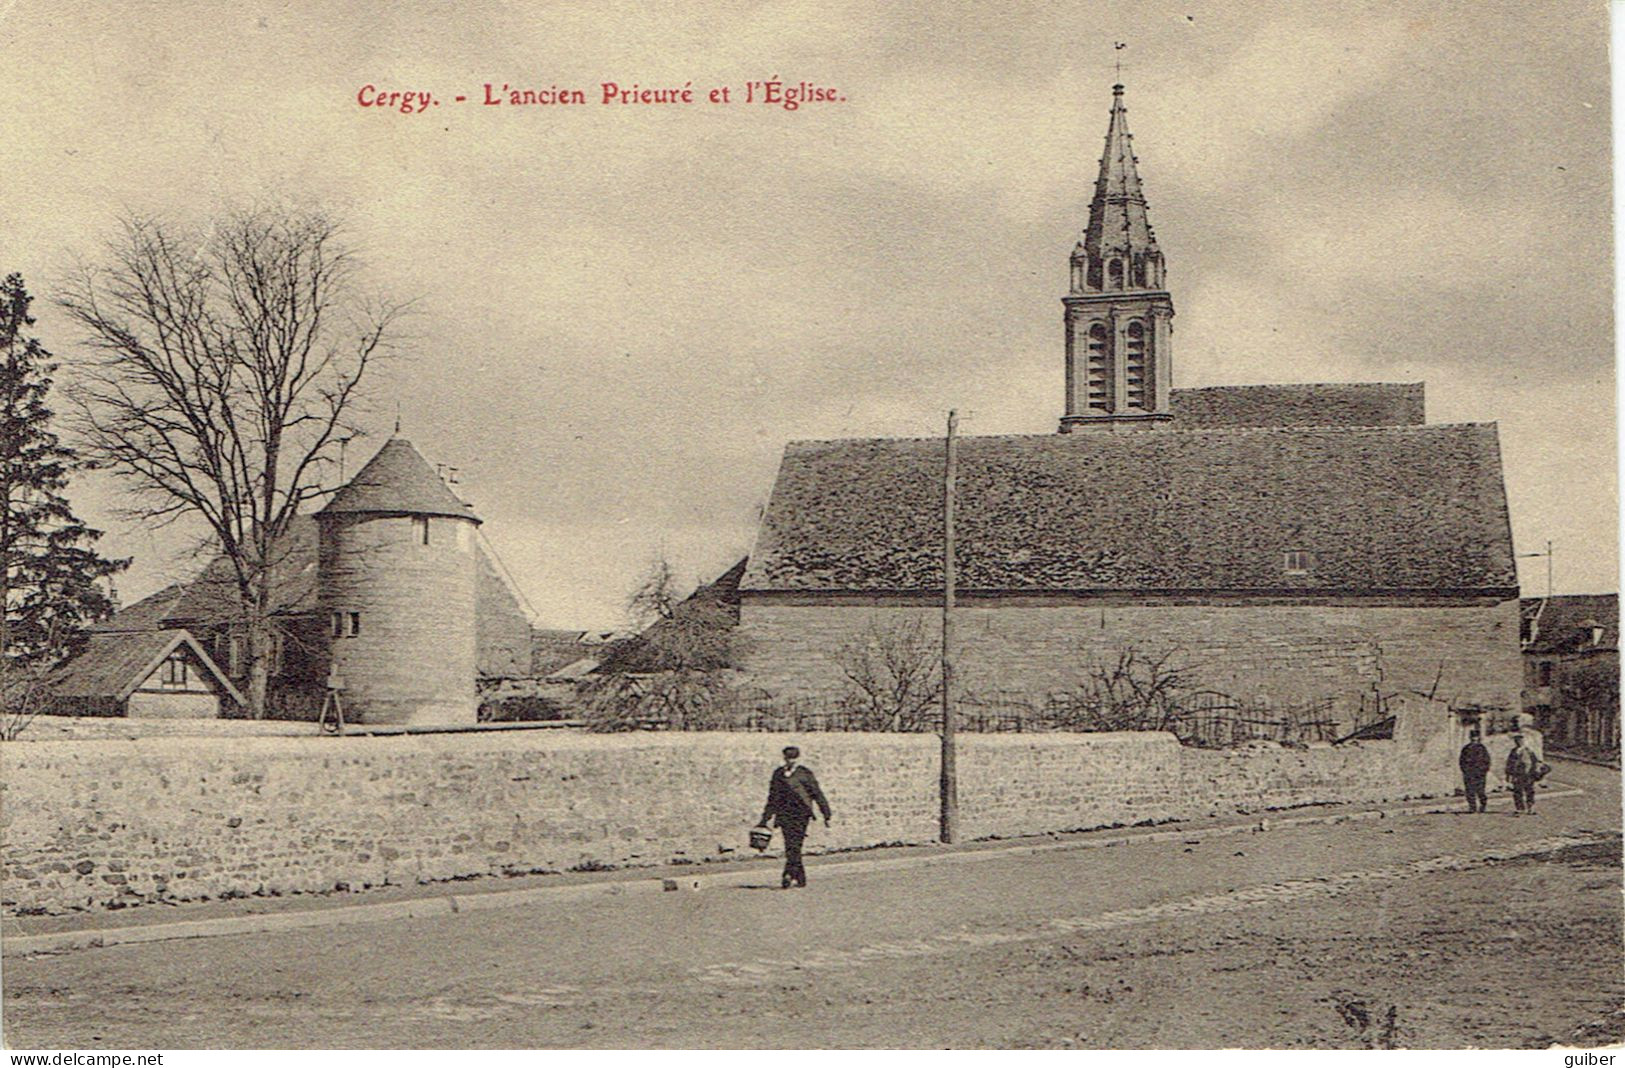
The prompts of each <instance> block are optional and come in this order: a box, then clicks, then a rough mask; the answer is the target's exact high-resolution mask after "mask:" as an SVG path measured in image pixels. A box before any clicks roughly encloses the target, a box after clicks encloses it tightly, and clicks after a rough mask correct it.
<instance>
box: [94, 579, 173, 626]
mask: <svg viewBox="0 0 1625 1068" xmlns="http://www.w3.org/2000/svg"><path fill="white" fill-rule="evenodd" d="M187 585H188V584H187V583H184V582H176V583H173V584H172V585H169V586H165V587H164V588H163V589H161V590H159V591H158V592H157V593H154V594H149V595H148V596H146V597H143V598H141V600H139V601H135V602H133V603H131V604H127V605H125V606H124V607H123V608H120V609H119V610H118V611H117V612H114V613H113V614H112V615H111V616H109V617H108V618H106V619H104V620H101V621H100V622H97V623H92V624H91V625H90V627H89V629H90V630H91V631H92V632H101V631H125V630H158V629H162V627H163V626H164V620H165V619H167V618H168V617H169V613H170V609H172V608H173V607H174V606H175V603H176V602H177V601H179V600H180V599H181V597H182V595H183V594H185V593H186V589H187Z"/></svg>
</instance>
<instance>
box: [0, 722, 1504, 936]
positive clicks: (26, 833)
mask: <svg viewBox="0 0 1625 1068" xmlns="http://www.w3.org/2000/svg"><path fill="white" fill-rule="evenodd" d="M1460 735H1461V730H1460V728H1459V727H1458V726H1457V725H1456V723H1455V717H1453V716H1452V715H1450V714H1449V712H1448V711H1447V710H1446V709H1445V708H1444V707H1443V706H1442V705H1438V704H1429V703H1426V702H1414V703H1413V704H1412V705H1407V706H1405V707H1403V708H1402V709H1401V713H1400V729H1399V731H1398V733H1397V735H1396V737H1395V739H1394V740H1392V741H1378V742H1364V743H1353V744H1349V745H1345V746H1338V747H1331V746H1321V747H1312V748H1309V749H1281V748H1276V747H1271V746H1258V747H1256V748H1247V749H1240V750H1230V751H1209V750H1197V749H1187V748H1184V747H1182V746H1180V745H1179V744H1178V743H1177V742H1176V741H1175V740H1174V739H1173V737H1172V736H1170V735H1166V734H1156V733H1133V734H1093V735H1088V734H1085V735H1076V734H1074V735H1060V734H1040V735H1032V734H1029V735H980V736H979V735H961V737H960V758H959V767H960V777H961V785H960V797H961V809H962V815H961V819H962V822H963V826H964V836H965V837H966V838H967V839H970V838H977V837H986V836H993V835H999V836H1013V835H1022V834H1035V833H1042V832H1046V831H1061V830H1070V829H1083V828H1091V827H1100V826H1111V825H1115V824H1129V823H1136V822H1139V821H1142V820H1166V819H1179V818H1189V817H1197V816H1205V815H1208V814H1210V813H1216V812H1230V811H1256V810H1259V809H1263V808H1266V807H1272V806H1292V805H1302V804H1308V803H1312V802H1324V801H1339V800H1378V799H1394V798H1402V797H1410V796H1419V795H1427V794H1444V793H1448V792H1449V791H1450V790H1452V789H1453V788H1454V786H1455V756H1456V750H1457V748H1458V747H1459V745H1460V743H1461V741H1462V740H1463V739H1462V738H1461V737H1460ZM791 741H795V742H797V743H799V744H800V745H801V746H802V747H803V750H804V753H805V756H806V760H807V762H808V764H809V765H810V766H812V767H813V768H814V769H815V770H816V771H817V772H818V776H819V779H820V781H821V782H822V783H823V784H824V787H825V790H826V792H827V793H828V794H829V797H830V800H831V802H832V804H833V805H834V808H835V815H836V820H835V824H834V828H833V830H831V831H825V830H824V829H823V828H822V826H818V827H816V829H815V830H814V832H813V836H812V839H811V841H810V843H809V845H810V847H811V848H813V849H815V850H827V849H841V848H853V847H861V846H871V845H877V844H882V843H891V842H926V841H930V840H932V839H933V838H934V837H935V834H936V815H937V798H936V789H937V741H936V739H935V738H934V737H933V736H930V735H894V734H817V735H810V736H796V737H792V736H789V735H775V734H729V733H718V734H667V733H639V734H635V735H617V736H595V735H568V736H561V735H558V734H553V733H551V732H549V733H547V734H543V733H540V732H536V733H532V732H493V733H468V734H444V735H416V736H398V737H347V738H321V737H309V736H305V737H277V736H269V737H242V738H227V737H185V738H181V737H151V738H142V739H136V740H114V739H110V740H96V741H90V740H73V741H37V742H26V743H24V742H18V743H9V744H6V745H0V856H3V858H4V865H5V868H4V878H3V893H0V899H3V901H4V906H5V908H6V909H8V910H12V911H16V910H30V911H38V910H46V911H59V910H63V909H70V908H82V907H94V906H98V905H107V904H116V903H136V902H142V901H151V900H157V899H180V900H184V899H196V898H201V897H213V896H219V895H221V894H228V893H229V894H252V893H291V892H295V891H305V892H321V891H330V890H333V889H335V888H340V887H349V888H361V887H363V886H365V885H369V884H370V885H380V884H385V883H409V882H412V881H430V880H438V879H448V878H453V877H457V876H469V875H482V874H501V873H514V872H530V871H536V870H566V869H570V868H578V869H579V868H591V867H596V866H600V865H610V864H614V865H638V864H657V863H664V862H667V861H671V860H673V859H679V858H686V859H689V860H700V859H702V858H706V857H716V856H719V855H721V850H722V849H729V848H731V849H733V850H736V851H737V853H745V852H746V850H745V849H744V842H745V836H746V831H747V829H748V828H749V826H750V825H751V824H752V823H753V822H754V821H755V819H756V817H757V816H758V815H759V814H760V812H761V806H762V803H763V799H764V796H765V793H766V784H767V778H768V773H769V771H770V769H771V768H772V766H773V765H774V764H775V763H776V761H777V754H778V752H779V749H780V748H781V747H782V746H784V745H785V744H788V743H789V742H791ZM1502 748H1504V745H1503V746H1502ZM1502 755H1503V754H1502V753H1501V751H1500V750H1499V749H1497V750H1496V756H1497V761H1498V762H1499V760H1500V759H1501V758H1502Z"/></svg>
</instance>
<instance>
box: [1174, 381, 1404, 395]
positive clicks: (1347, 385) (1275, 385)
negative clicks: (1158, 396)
mask: <svg viewBox="0 0 1625 1068" xmlns="http://www.w3.org/2000/svg"><path fill="white" fill-rule="evenodd" d="M1426 385H1427V381H1426V380H1425V379H1423V380H1421V381H1416V382H1244V383H1241V384H1240V385H1230V386H1225V385H1217V386H1175V387H1174V390H1173V392H1175V393H1202V392H1205V391H1207V390H1211V389H1309V388H1314V387H1324V388H1327V389H1356V388H1359V387H1362V386H1364V387H1371V388H1378V387H1394V386H1426Z"/></svg>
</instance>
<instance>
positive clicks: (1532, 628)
mask: <svg viewBox="0 0 1625 1068" xmlns="http://www.w3.org/2000/svg"><path fill="white" fill-rule="evenodd" d="M1539 556H1544V557H1545V558H1546V596H1545V597H1543V598H1541V601H1540V606H1539V607H1538V608H1536V609H1535V616H1534V618H1533V619H1532V620H1530V625H1529V627H1528V630H1527V633H1528V635H1529V636H1528V637H1527V638H1526V639H1524V642H1523V644H1525V645H1528V644H1529V643H1530V642H1532V641H1534V640H1535V638H1536V636H1537V635H1538V634H1539V633H1540V618H1541V616H1544V615H1545V614H1546V606H1547V605H1548V604H1550V603H1551V600H1552V543H1551V540H1550V539H1547V542H1546V551H1545V552H1543V553H1519V554H1518V559H1520V560H1529V559H1533V558H1535V557H1539Z"/></svg>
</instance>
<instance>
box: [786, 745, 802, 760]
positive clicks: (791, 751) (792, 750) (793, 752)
mask: <svg viewBox="0 0 1625 1068" xmlns="http://www.w3.org/2000/svg"><path fill="white" fill-rule="evenodd" d="M784 755H785V756H787V757H798V756H800V755H801V750H799V749H797V748H796V747H795V746H793V745H787V746H785V747H784Z"/></svg>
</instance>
